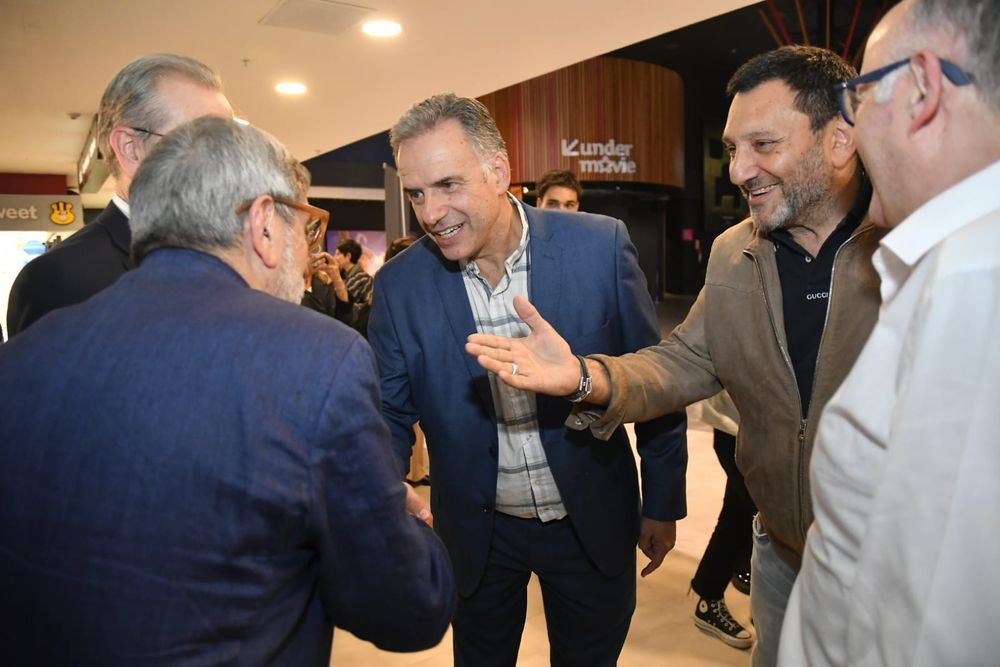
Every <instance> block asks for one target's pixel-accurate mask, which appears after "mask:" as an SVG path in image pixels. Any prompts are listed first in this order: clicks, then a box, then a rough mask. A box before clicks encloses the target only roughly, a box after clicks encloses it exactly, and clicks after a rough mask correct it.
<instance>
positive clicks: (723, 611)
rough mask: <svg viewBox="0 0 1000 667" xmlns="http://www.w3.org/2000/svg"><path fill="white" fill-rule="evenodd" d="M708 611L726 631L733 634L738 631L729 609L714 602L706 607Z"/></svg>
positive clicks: (718, 602)
mask: <svg viewBox="0 0 1000 667" xmlns="http://www.w3.org/2000/svg"><path fill="white" fill-rule="evenodd" d="M708 608H709V610H711V612H712V613H713V614H714V615H715V617H716V618H718V619H719V620H720V621H722V622H723V623H724V624H725V625H726V628H727V629H728V630H731V631H733V632H738V631H739V629H740V624H739V623H737V622H736V619H735V618H733V615H732V614H730V613H729V608H728V607H726V606H724V605H723V604H722V602H721V601H720V600H715V601H713V602H710V603H709V605H708Z"/></svg>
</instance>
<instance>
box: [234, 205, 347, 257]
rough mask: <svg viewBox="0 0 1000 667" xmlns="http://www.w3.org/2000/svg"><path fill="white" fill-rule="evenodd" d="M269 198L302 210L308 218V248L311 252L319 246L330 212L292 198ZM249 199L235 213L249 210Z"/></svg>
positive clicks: (239, 213)
mask: <svg viewBox="0 0 1000 667" xmlns="http://www.w3.org/2000/svg"><path fill="white" fill-rule="evenodd" d="M271 199H273V200H274V203H276V204H281V205H282V206H287V207H288V208H294V209H295V210H296V211H302V212H303V213H305V214H306V215H308V216H309V218H308V219H307V220H306V226H305V230H306V242H307V243H308V244H309V250H310V252H312V250H313V248H316V247H319V244H320V241H321V240H322V239H323V235H324V234H325V233H326V226H327V225H328V224H330V212H329V211H327V210H326V209H322V208H319V207H318V206H310V205H309V204H303V203H302V202H297V201H295V200H294V199H285V198H284V197H276V196H274V195H271ZM254 201H255V200H251V201H248V202H246V203H245V204H242V205H240V207H239V208H237V209H236V215H243V214H244V213H246V212H247V211H249V210H250V207H251V206H253V202H254Z"/></svg>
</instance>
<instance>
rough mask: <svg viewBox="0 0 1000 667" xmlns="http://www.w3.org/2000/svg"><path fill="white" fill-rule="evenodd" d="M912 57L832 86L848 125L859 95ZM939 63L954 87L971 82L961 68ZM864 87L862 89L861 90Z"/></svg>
mask: <svg viewBox="0 0 1000 667" xmlns="http://www.w3.org/2000/svg"><path fill="white" fill-rule="evenodd" d="M912 58H913V56H910V57H909V58H903V59H902V60H897V61H896V62H894V63H889V64H888V65H886V66H885V67H879V68H878V69H873V70H872V71H871V72H868V74H862V75H861V76H856V77H854V78H853V79H848V80H847V81H842V82H841V83H838V84H837V85H835V86H834V90H836V91H837V101H838V102H840V114H841V115H842V116H843V117H844V120H846V121H847V122H848V123H849V124H850V125H854V119H855V115H854V114H855V112H856V111H857V110H858V104H860V103H861V93H862V92H863V91H864V90H865V89H867V88H868V87H869V86H871V85H872V84H874V83H878V82H879V81H881V80H882V79H883V78H884V77H885V75H886V74H888V73H889V72H892V71H894V70H897V69H899V68H900V67H902V66H903V65H906V64H908V63H909V62H910V60H911V59H912ZM938 62H940V63H941V71H942V72H943V73H944V75H945V77H946V78H947V79H948V80H949V81H951V82H952V83H953V84H955V85H956V86H967V85H969V84H970V83H972V82H973V78H972V75H971V74H969V73H968V72H966V71H964V70H963V69H962V68H961V67H959V66H958V65H956V64H955V63H953V62H950V61H947V60H945V59H944V58H938ZM862 86H864V88H862Z"/></svg>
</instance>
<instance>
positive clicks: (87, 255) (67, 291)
mask: <svg viewBox="0 0 1000 667" xmlns="http://www.w3.org/2000/svg"><path fill="white" fill-rule="evenodd" d="M131 240H132V233H131V231H130V230H129V226H128V218H126V217H125V214H124V213H122V212H121V211H120V210H119V209H118V207H117V206H115V204H114V203H113V202H112V203H110V204H108V207H107V208H105V209H104V211H102V212H101V214H100V215H99V216H97V218H95V219H94V220H93V221H92V222H91V223H90V224H88V225H86V226H85V227H84V228H83V229H81V230H80V231H78V232H77V233H75V234H73V235H72V236H70V237H69V238H68V239H66V240H65V241H63V242H62V243H60V244H59V245H57V246H56V247H55V248H53V249H52V250H50V251H49V252H47V253H45V254H44V255H41V256H40V257H36V258H35V259H33V260H31V261H30V262H28V263H27V264H26V265H25V266H24V268H23V269H21V272H20V273H19V274H17V278H16V279H15V280H14V284H13V285H12V286H11V288H10V299H9V303H8V306H7V336H8V337H14V336H16V335H17V334H19V333H21V332H22V331H24V330H25V329H26V328H28V327H29V326H30V325H31V324H33V323H34V322H35V321H36V320H38V319H39V318H40V317H42V316H43V315H45V314H47V313H50V312H52V311H53V310H55V309H57V308H63V307H64V306H70V305H73V304H74V303H80V302H81V301H84V300H85V299H89V298H90V297H91V296H93V295H94V294H97V293H98V292H100V291H101V290H102V289H104V288H105V287H107V286H108V285H110V284H111V283H113V282H115V281H116V280H118V278H119V277H120V276H121V275H122V274H123V273H125V272H126V271H128V270H129V269H130V268H131V267H132V263H131V261H130V259H129V243H130V242H131Z"/></svg>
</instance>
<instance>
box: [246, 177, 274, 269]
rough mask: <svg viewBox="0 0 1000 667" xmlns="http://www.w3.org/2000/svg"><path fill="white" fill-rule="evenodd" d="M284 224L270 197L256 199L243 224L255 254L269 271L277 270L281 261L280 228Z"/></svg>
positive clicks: (263, 196) (262, 196)
mask: <svg viewBox="0 0 1000 667" xmlns="http://www.w3.org/2000/svg"><path fill="white" fill-rule="evenodd" d="M282 224H283V223H282V221H281V220H280V219H278V214H277V213H276V212H275V210H274V200H273V199H271V197H270V196H269V195H261V196H259V197H257V198H256V199H254V201H253V204H251V205H250V210H249V211H247V216H246V221H245V222H244V223H243V233H244V234H245V235H249V237H250V247H251V248H252V250H253V254H254V255H255V256H256V257H257V258H258V260H259V261H260V262H261V264H263V265H264V266H266V267H267V268H269V269H273V268H276V267H277V266H278V262H279V261H280V259H281V254H282V249H281V248H280V247H279V246H280V243H279V238H281V233H280V230H279V227H280V225H282Z"/></svg>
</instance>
